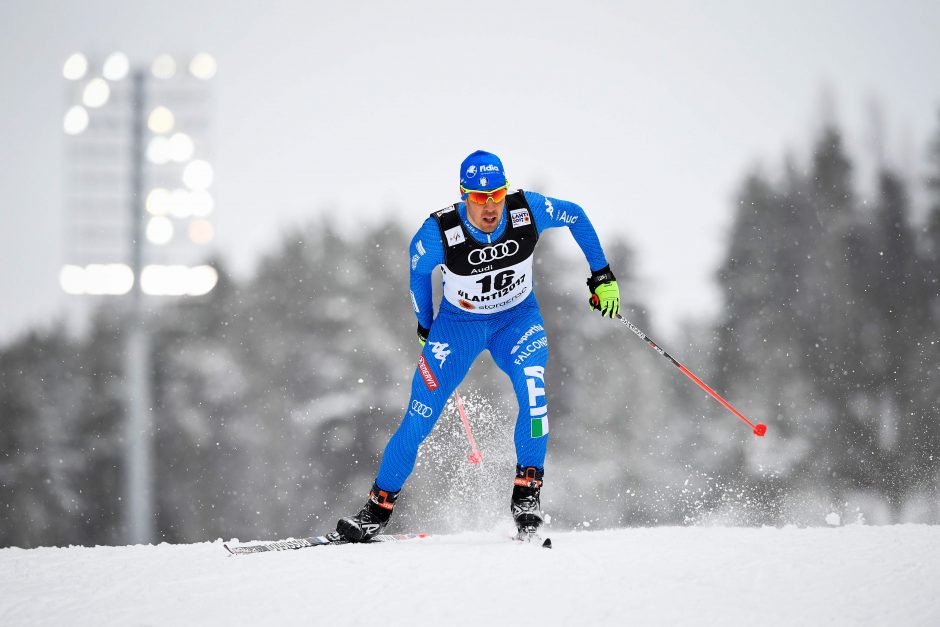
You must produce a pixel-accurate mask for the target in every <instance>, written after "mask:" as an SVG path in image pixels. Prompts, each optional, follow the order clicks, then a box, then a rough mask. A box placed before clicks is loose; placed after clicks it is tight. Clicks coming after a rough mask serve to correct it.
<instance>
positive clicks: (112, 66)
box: [101, 52, 131, 82]
mask: <svg viewBox="0 0 940 627" xmlns="http://www.w3.org/2000/svg"><path fill="white" fill-rule="evenodd" d="M130 69H131V61H130V59H128V58H127V55H126V54H124V53H123V52H113V53H111V54H110V55H108V58H107V59H105V61H104V66H102V69H101V75H102V76H104V77H105V78H106V79H107V80H109V81H113V82H117V81H122V80H124V79H125V78H127V73H128V72H130Z"/></svg>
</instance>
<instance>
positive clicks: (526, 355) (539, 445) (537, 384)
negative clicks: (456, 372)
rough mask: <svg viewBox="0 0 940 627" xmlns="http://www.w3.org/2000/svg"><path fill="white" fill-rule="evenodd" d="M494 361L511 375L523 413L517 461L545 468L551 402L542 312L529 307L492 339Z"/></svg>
mask: <svg viewBox="0 0 940 627" xmlns="http://www.w3.org/2000/svg"><path fill="white" fill-rule="evenodd" d="M489 349H490V353H491V354H492V355H493V361H495V362H496V365H497V366H499V367H500V368H501V369H502V370H503V372H505V373H506V374H507V375H509V379H510V381H512V387H513V390H514V391H515V393H516V400H517V401H518V403H519V414H518V415H517V417H516V429H515V444H516V462H517V463H518V465H519V466H520V467H522V468H527V467H534V468H538V469H540V470H541V469H542V468H543V466H544V464H545V448H546V445H547V444H548V401H547V398H546V396H545V366H546V365H547V363H548V338H547V337H546V335H545V325H544V323H543V321H542V315H541V313H539V310H538V309H537V308H534V307H527V308H526V309H525V310H524V311H520V312H519V315H517V316H514V319H513V321H512V322H511V323H510V324H508V325H506V326H505V327H503V328H502V329H500V330H499V331H498V332H497V333H496V334H495V335H494V336H493V338H492V339H491V340H490V343H489Z"/></svg>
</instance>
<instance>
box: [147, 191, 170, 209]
mask: <svg viewBox="0 0 940 627" xmlns="http://www.w3.org/2000/svg"><path fill="white" fill-rule="evenodd" d="M146 205H147V211H148V212H150V213H151V214H153V215H155V216H165V215H166V214H168V213H169V212H170V192H169V190H166V189H164V188H162V187H155V188H153V189H152V190H150V192H149V193H148V194H147V201H146Z"/></svg>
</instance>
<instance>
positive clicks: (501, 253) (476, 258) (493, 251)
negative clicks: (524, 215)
mask: <svg viewBox="0 0 940 627" xmlns="http://www.w3.org/2000/svg"><path fill="white" fill-rule="evenodd" d="M517 252H519V242H517V241H516V240H514V239H511V240H509V241H508V242H503V243H502V244H494V245H493V246H487V247H486V248H477V249H474V250H471V251H470V254H469V255H468V256H467V261H469V262H470V263H471V264H473V265H475V266H479V265H480V264H484V263H490V262H491V261H496V260H497V259H503V258H504V257H512V256H513V255H515V254H516V253H517Z"/></svg>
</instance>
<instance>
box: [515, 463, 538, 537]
mask: <svg viewBox="0 0 940 627" xmlns="http://www.w3.org/2000/svg"><path fill="white" fill-rule="evenodd" d="M544 474H545V471H544V470H541V469H539V468H535V467H534V466H528V467H526V468H523V467H522V466H519V465H517V466H516V480H515V482H514V486H513V489H512V518H513V520H514V521H516V529H517V530H518V533H517V535H516V538H517V539H520V540H529V539H531V538H533V537H537V536H538V530H539V527H541V526H542V521H544V520H545V518H544V516H543V514H542V505H541V503H540V502H539V490H541V489H542V476H543V475H544Z"/></svg>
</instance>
